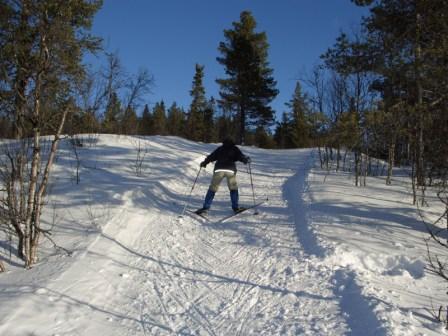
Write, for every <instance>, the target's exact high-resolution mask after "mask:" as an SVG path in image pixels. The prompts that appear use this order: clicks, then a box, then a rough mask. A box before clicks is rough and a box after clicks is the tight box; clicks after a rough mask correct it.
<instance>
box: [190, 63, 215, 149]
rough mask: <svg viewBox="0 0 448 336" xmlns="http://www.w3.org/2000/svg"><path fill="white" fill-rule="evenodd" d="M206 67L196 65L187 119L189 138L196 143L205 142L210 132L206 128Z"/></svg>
mask: <svg viewBox="0 0 448 336" xmlns="http://www.w3.org/2000/svg"><path fill="white" fill-rule="evenodd" d="M203 79H204V66H202V65H199V64H196V67H195V74H194V78H193V84H192V89H191V91H190V95H191V97H192V101H191V104H190V111H189V113H188V118H187V128H188V132H187V137H188V139H191V140H194V141H204V138H205V135H206V133H207V132H209V131H210V130H207V129H206V128H205V124H204V121H205V120H204V118H205V113H206V110H207V108H208V107H207V98H206V97H205V89H204V84H203Z"/></svg>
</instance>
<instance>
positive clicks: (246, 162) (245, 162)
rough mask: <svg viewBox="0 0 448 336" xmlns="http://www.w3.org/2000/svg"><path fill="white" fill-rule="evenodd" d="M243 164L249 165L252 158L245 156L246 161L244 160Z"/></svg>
mask: <svg viewBox="0 0 448 336" xmlns="http://www.w3.org/2000/svg"><path fill="white" fill-rule="evenodd" d="M243 163H244V164H248V163H250V157H248V156H245V157H244V159H243Z"/></svg>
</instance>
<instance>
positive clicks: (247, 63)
mask: <svg viewBox="0 0 448 336" xmlns="http://www.w3.org/2000/svg"><path fill="white" fill-rule="evenodd" d="M255 28H256V22H255V19H254V17H253V16H252V14H251V13H250V12H249V11H243V12H242V13H241V15H240V21H238V22H233V29H227V30H224V37H225V41H224V42H221V43H220V44H219V48H218V50H219V52H220V53H221V55H222V56H221V57H218V58H217V61H218V62H219V63H220V64H222V65H223V66H224V67H225V73H226V76H227V77H226V78H222V79H217V80H216V82H217V83H218V84H219V85H220V92H219V94H220V97H221V99H220V100H219V103H220V105H221V106H222V107H223V108H225V109H231V110H232V111H233V112H234V114H235V115H236V116H237V120H238V121H239V130H238V142H239V143H244V137H245V132H246V129H247V127H250V126H262V127H267V126H269V125H271V124H272V123H273V120H274V112H273V110H272V108H271V107H270V106H269V103H270V102H271V101H272V100H273V99H274V98H275V97H276V96H277V94H278V90H277V89H276V88H275V86H276V81H275V80H274V78H273V77H272V73H273V70H272V69H271V68H269V63H268V61H267V58H268V48H269V45H268V42H267V36H266V33H264V32H261V33H257V32H256V31H255Z"/></svg>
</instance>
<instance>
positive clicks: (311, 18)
mask: <svg viewBox="0 0 448 336" xmlns="http://www.w3.org/2000/svg"><path fill="white" fill-rule="evenodd" d="M243 10H249V11H251V12H252V14H253V15H254V17H255V20H256V22H257V29H256V30H257V31H258V32H261V31H264V32H266V34H267V38H268V43H269V45H270V48H269V58H268V61H269V63H270V66H271V68H272V69H273V70H274V78H275V79H276V81H277V88H278V89H279V91H280V93H279V95H278V96H277V98H276V99H275V100H274V101H273V102H272V104H271V105H272V107H273V108H274V109H275V110H276V112H277V115H280V114H281V113H282V112H283V111H284V110H285V103H286V102H287V101H289V100H290V99H291V97H292V94H293V90H294V87H295V83H296V80H297V78H298V77H299V76H300V75H301V74H303V73H304V72H307V71H309V70H310V69H311V68H312V67H313V66H314V65H315V64H316V63H318V62H319V56H320V55H321V54H322V53H323V52H325V51H326V49H327V48H328V47H330V46H332V45H333V43H334V41H335V38H336V37H337V36H338V35H339V33H340V32H341V30H343V31H348V32H350V31H352V30H353V27H357V26H358V25H359V22H360V19H361V16H362V15H363V14H364V15H365V14H366V10H365V9H363V8H359V7H357V6H355V5H354V4H353V3H352V2H351V1H350V0H105V1H104V5H103V8H102V9H101V10H100V11H99V12H98V13H97V15H96V18H95V21H94V25H93V33H94V34H96V35H98V36H101V37H102V38H103V39H104V42H105V46H106V48H107V50H108V51H113V52H115V51H117V52H118V55H119V57H120V59H121V61H122V64H123V66H124V68H125V69H126V70H127V71H128V72H131V73H136V72H137V70H138V69H139V68H141V67H144V68H147V69H148V70H149V72H150V73H151V74H152V75H153V76H154V79H155V85H154V87H153V88H152V94H150V95H148V96H147V97H146V98H145V102H147V103H149V104H150V105H152V104H154V103H155V102H157V101H160V100H162V99H163V100H164V102H165V104H166V105H167V106H170V105H171V104H172V103H173V102H174V101H176V102H177V103H178V105H180V106H183V107H184V108H185V109H188V107H189V105H190V102H191V97H190V94H189V91H190V89H191V85H192V80H193V75H194V72H195V64H196V63H199V64H202V65H204V66H205V76H204V86H205V89H206V95H207V97H210V96H213V97H215V98H218V97H219V94H218V91H219V88H218V86H217V84H216V83H215V79H216V78H220V77H221V78H222V77H223V73H224V71H223V67H222V66H221V65H220V64H218V62H217V61H216V57H217V56H219V53H218V45H219V43H220V42H221V41H224V34H223V31H224V29H230V28H232V22H234V21H238V20H239V15H240V13H241V12H242V11H243ZM138 112H139V113H140V112H141V111H138Z"/></svg>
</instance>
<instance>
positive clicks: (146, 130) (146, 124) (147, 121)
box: [139, 104, 152, 135]
mask: <svg viewBox="0 0 448 336" xmlns="http://www.w3.org/2000/svg"><path fill="white" fill-rule="evenodd" d="M151 130H152V115H151V111H150V110H149V107H148V105H147V104H145V107H144V109H143V112H142V117H141V118H140V123H139V134H141V135H150V134H151Z"/></svg>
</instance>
